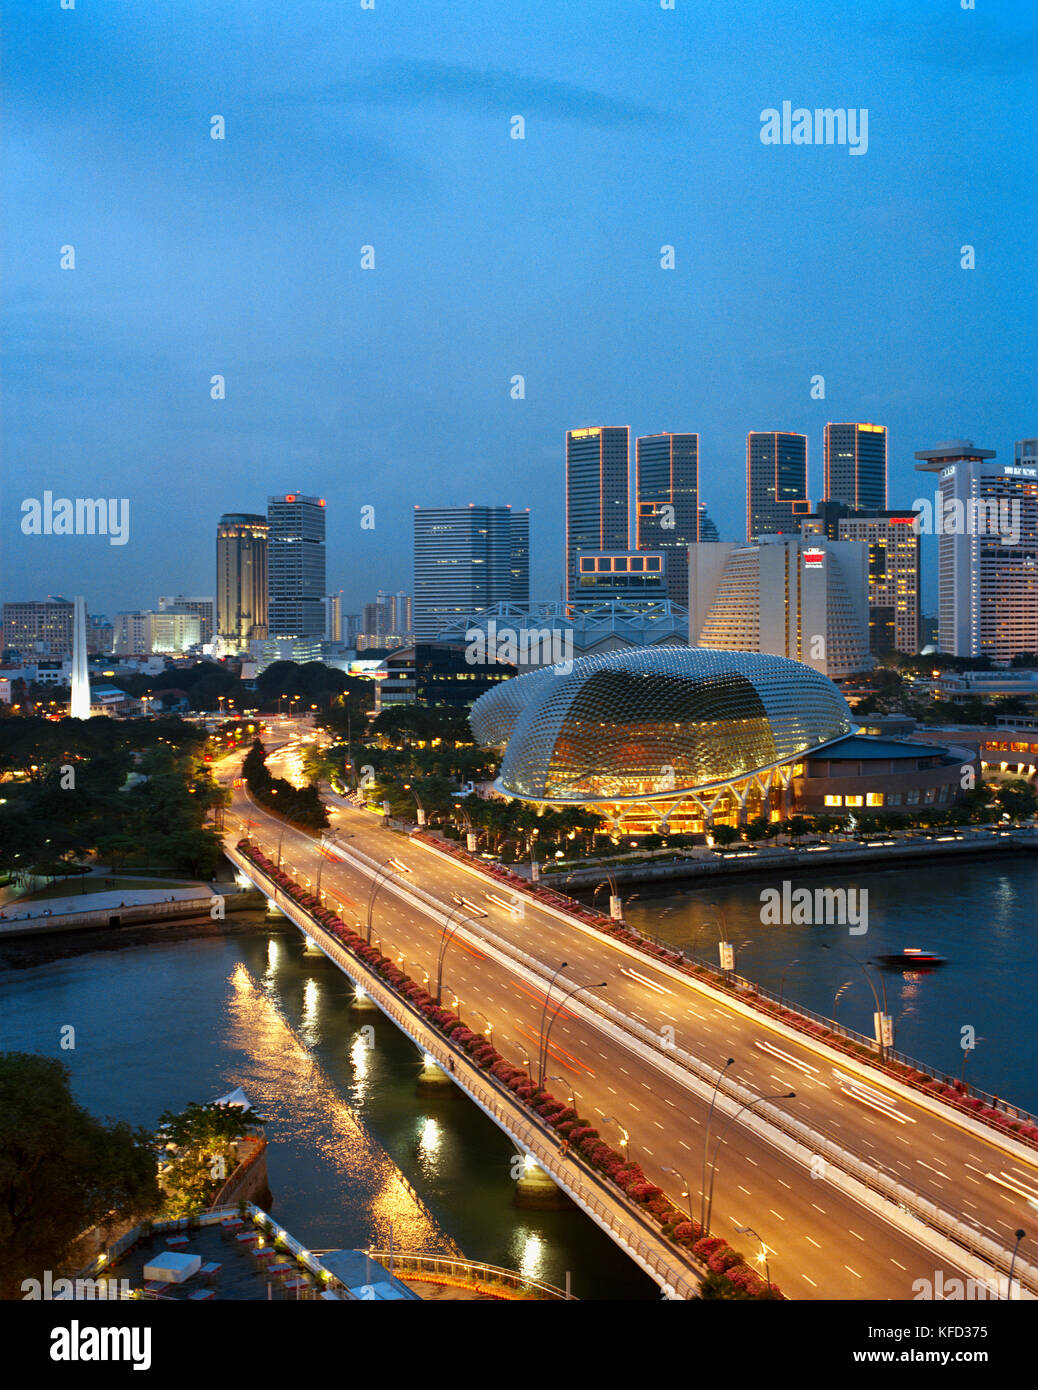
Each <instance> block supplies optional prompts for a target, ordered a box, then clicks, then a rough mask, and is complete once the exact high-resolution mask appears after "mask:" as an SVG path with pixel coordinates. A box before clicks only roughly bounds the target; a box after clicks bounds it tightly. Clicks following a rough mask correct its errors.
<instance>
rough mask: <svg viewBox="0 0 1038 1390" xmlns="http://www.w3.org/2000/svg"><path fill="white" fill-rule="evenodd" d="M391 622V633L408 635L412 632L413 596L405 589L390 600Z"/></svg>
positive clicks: (393, 595)
mask: <svg viewBox="0 0 1038 1390" xmlns="http://www.w3.org/2000/svg"><path fill="white" fill-rule="evenodd" d="M389 620H390V625H389V630H390V632H399V633H400V634H401V635H406V634H407V633H409V632H410V631H411V622H412V618H411V595H410V594H407V593H405V592H404V590H403V589H401V590H400V591H399V593H396V594H392V595H391V596H390V598H389Z"/></svg>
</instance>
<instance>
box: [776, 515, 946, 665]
mask: <svg viewBox="0 0 1038 1390" xmlns="http://www.w3.org/2000/svg"><path fill="white" fill-rule="evenodd" d="M915 517H916V513H915V512H913V511H912V510H911V509H910V508H909V509H906V510H904V511H900V512H896V511H868V512H867V511H855V510H854V509H853V508H851V507H848V506H847V504H846V502H836V501H826V502H820V503H819V505H818V510H817V512H813V513H812V514H811V515H810V516H806V517H804V518H803V520H802V521H801V523H800V526H801V533H802V534H803V536H804V537H805V538H808V537H810V536H812V535H824V536H827V537H828V539H829V540H832V541H860V542H861V543H862V544H864V545H865V546H867V548H868V584H869V649H870V651H871V652H872V654H873V656H886V655H887V654H888V653H889V652H894V651H896V652H904V653H906V654H907V655H909V656H914V655H915V654H916V652H918V651H919V648H920V645H921V644H920V631H919V593H920V588H919V568H920V566H919V556H920V541H919V533H918V531H917V530H916V528H915V526H914V525H913V522H914V521H915Z"/></svg>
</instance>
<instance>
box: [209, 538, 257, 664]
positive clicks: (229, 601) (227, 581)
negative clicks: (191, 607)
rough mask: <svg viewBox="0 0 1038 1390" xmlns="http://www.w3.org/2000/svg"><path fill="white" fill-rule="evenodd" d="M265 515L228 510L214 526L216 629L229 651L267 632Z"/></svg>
mask: <svg viewBox="0 0 1038 1390" xmlns="http://www.w3.org/2000/svg"><path fill="white" fill-rule="evenodd" d="M268 538H269V527H268V525H267V518H266V517H265V516H258V515H256V514H254V513H251V512H228V513H227V514H226V515H225V516H222V517H221V518H220V521H219V524H218V525H217V528H216V632H217V636H218V637H219V638H220V642H221V645H222V646H224V647H225V648H226V649H227V650H228V651H230V652H239V651H247V650H248V645H249V643H250V642H253V641H256V640H257V639H259V638H263V637H266V635H267V544H268Z"/></svg>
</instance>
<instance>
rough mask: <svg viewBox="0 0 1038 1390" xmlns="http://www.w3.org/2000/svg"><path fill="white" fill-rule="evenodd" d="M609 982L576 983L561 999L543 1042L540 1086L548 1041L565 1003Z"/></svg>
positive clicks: (538, 1074)
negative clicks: (577, 995) (585, 991)
mask: <svg viewBox="0 0 1038 1390" xmlns="http://www.w3.org/2000/svg"><path fill="white" fill-rule="evenodd" d="M608 983H609V982H608V980H601V981H599V983H598V984H597V985H574V986H573V988H572V989H571V990H570V991H569V993H568V994H564V995H563V996H562V998H561V999H560V1000H559V1002H558V1004H557V1005H556V1006H555V1012H554V1013H553V1014H552V1016H551V1018H550V1020H549V1021H548V1027H547V1030H546V1031H545V1033H544V1041H543V1042H542V1044H541V1064H540V1067H539V1068H538V1070H537V1085H538V1086H543V1085H544V1073H545V1071H546V1069H547V1066H548V1043H549V1041H550V1039H551V1030H552V1028H553V1027H554V1025H555V1020H556V1019H557V1018H558V1016H559V1014H560V1013H561V1012H562V1010H563V1008H564V1007H565V1005H566V1004H567V1003H568V1001H569V1000H570V999H572V998H573V996H574V995H575V994H579V993H580V992H581V990H585V989H605V987H606V985H607V984H608ZM545 1008H547V1003H546V1004H545Z"/></svg>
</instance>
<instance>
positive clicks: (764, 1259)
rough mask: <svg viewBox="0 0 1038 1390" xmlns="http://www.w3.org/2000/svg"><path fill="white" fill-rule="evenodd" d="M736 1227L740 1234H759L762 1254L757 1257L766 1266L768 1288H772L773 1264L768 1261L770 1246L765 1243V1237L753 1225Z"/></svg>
mask: <svg viewBox="0 0 1038 1390" xmlns="http://www.w3.org/2000/svg"><path fill="white" fill-rule="evenodd" d="M735 1229H736V1230H737V1231H738V1232H739V1234H740V1235H743V1236H745V1235H750V1236H757V1239H758V1240H759V1241H760V1254H759V1255H758V1256H757V1259H758V1260H760V1262H761V1263H762V1264H763V1266H764V1278H765V1281H766V1282H767V1285H768V1288H769V1289H770V1288H771V1265H770V1264H769V1263H768V1247H767V1246H766V1245H765V1244H764V1240H763V1237H761V1236H759V1235H757V1232H756V1231H755V1230H754V1229H753V1227H752V1226H736V1228H735Z"/></svg>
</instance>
